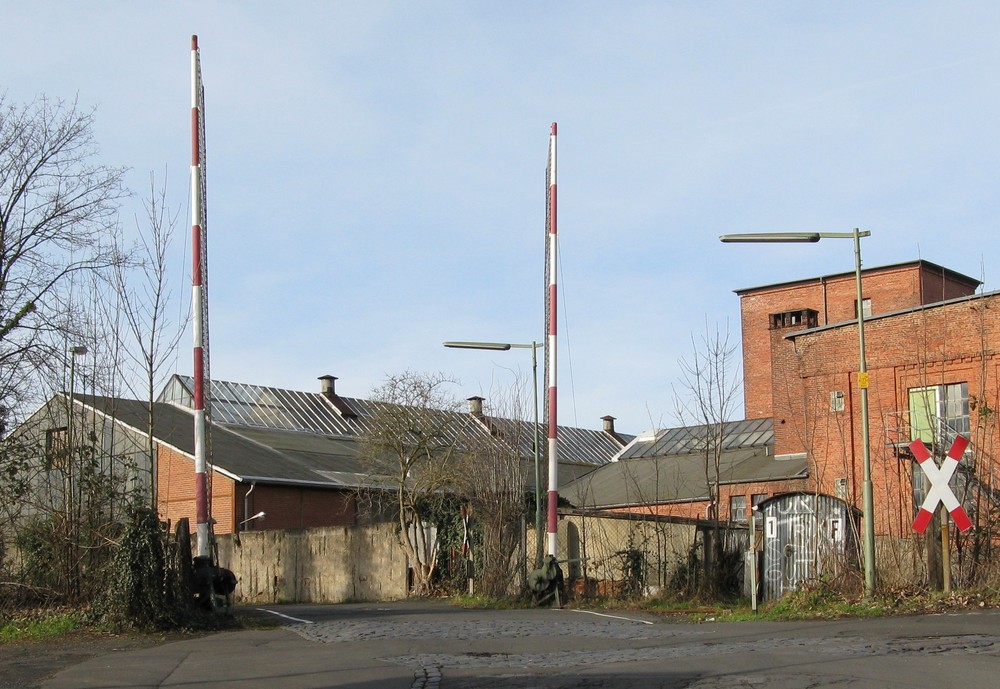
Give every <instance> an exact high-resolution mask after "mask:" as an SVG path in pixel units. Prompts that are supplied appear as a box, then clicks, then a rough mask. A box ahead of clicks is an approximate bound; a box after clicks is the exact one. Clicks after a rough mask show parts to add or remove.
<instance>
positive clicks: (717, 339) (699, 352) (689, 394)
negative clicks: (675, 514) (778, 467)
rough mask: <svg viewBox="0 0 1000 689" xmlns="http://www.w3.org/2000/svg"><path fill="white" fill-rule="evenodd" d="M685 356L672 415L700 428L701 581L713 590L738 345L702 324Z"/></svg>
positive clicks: (735, 400)
mask: <svg viewBox="0 0 1000 689" xmlns="http://www.w3.org/2000/svg"><path fill="white" fill-rule="evenodd" d="M691 349H692V354H691V358H690V359H683V358H682V359H681V360H680V361H679V362H678V363H679V365H680V368H681V383H680V384H681V389H682V390H681V394H680V395H675V402H676V404H677V415H678V417H679V418H680V419H681V420H682V422H684V423H686V424H693V425H697V426H699V427H700V428H699V432H703V434H704V435H703V437H702V438H700V447H701V451H702V454H703V458H704V462H705V486H706V489H707V493H708V496H709V506H708V518H709V519H711V520H713V521H714V522H715V524H716V527H715V528H714V529H712V531H711V539H712V541H713V543H711V544H707V543H706V544H705V545H706V547H705V566H706V574H707V575H708V576H706V582H708V583H709V584H710V586H711V587H712V588H714V589H717V588H718V587H719V585H720V584H721V582H720V581H719V577H720V576H721V573H722V569H721V568H720V567H718V565H719V564H720V560H721V557H722V553H723V552H724V549H725V544H724V543H723V539H722V538H721V537H720V536H721V534H720V529H719V527H718V524H719V515H720V505H719V500H720V490H719V483H720V481H721V464H722V455H723V452H724V451H725V439H726V422H728V421H730V420H732V418H733V416H734V415H735V413H736V411H737V405H738V403H739V398H740V376H739V372H738V370H736V369H738V363H737V345H736V344H734V343H732V342H730V337H729V329H728V327H727V328H726V330H725V331H722V330H720V329H719V326H718V325H716V326H715V328H714V330H713V329H712V328H710V327H709V325H708V323H707V321H706V323H705V332H704V334H702V336H701V342H700V346H699V343H698V342H697V341H696V340H695V338H694V336H693V335H692V337H691Z"/></svg>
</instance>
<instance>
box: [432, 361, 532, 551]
mask: <svg viewBox="0 0 1000 689" xmlns="http://www.w3.org/2000/svg"><path fill="white" fill-rule="evenodd" d="M444 346H445V347H448V348H449V349H485V350H488V351H493V352H507V351H510V350H511V349H530V350H531V383H532V393H533V394H532V401H533V402H534V407H535V425H534V442H533V446H534V450H535V567H540V566H541V562H542V497H541V490H542V473H541V472H542V469H541V466H540V465H539V462H538V354H537V352H538V348H539V347H542V346H544V345H543V344H542V343H541V342H532V343H531V344H515V343H510V342H445V343H444Z"/></svg>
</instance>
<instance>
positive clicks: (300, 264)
mask: <svg viewBox="0 0 1000 689" xmlns="http://www.w3.org/2000/svg"><path fill="white" fill-rule="evenodd" d="M5 22H6V23H7V25H8V26H12V27H13V26H16V27H18V30H17V31H16V32H7V35H6V36H5V40H4V41H3V42H2V44H0V59H2V63H3V64H4V65H5V68H4V70H3V72H2V74H3V77H0V89H2V90H5V91H6V94H7V97H8V98H9V99H11V100H14V101H20V102H23V101H27V100H30V99H32V98H33V97H35V96H36V95H38V94H46V95H48V96H50V97H62V98H68V99H72V98H74V97H76V98H78V99H79V101H80V103H81V104H82V105H84V106H86V107H96V108H97V114H96V129H95V134H96V138H97V140H98V142H99V144H100V146H101V159H102V162H104V163H107V164H115V165H126V166H129V167H130V168H131V171H130V173H129V183H130V185H131V187H132V188H133V189H134V190H135V191H136V192H137V194H138V195H140V196H141V194H142V193H143V191H144V190H145V189H147V188H148V180H149V174H150V172H154V171H155V172H156V173H157V175H158V177H161V178H162V177H163V175H164V170H166V177H167V183H168V195H169V198H170V202H171V204H172V205H173V206H174V207H175V208H177V209H179V210H180V213H181V217H180V221H179V227H178V232H177V239H176V240H175V241H176V242H177V247H176V252H175V253H176V274H175V275H174V276H173V288H174V293H175V296H176V297H177V298H178V299H181V298H182V299H183V300H185V302H186V301H187V299H188V298H189V284H190V269H189V267H188V263H189V260H188V259H187V255H188V251H189V250H188V249H187V248H186V247H184V246H183V244H184V243H186V242H187V237H188V227H189V224H190V221H189V216H188V210H187V208H188V205H187V204H188V189H187V184H188V172H189V167H188V166H189V163H190V153H189V151H190V144H189V108H190V101H189V82H188V64H189V59H190V51H189V46H190V36H191V34H198V36H199V40H200V45H201V57H202V69H203V75H204V81H205V88H206V98H207V125H208V133H207V139H208V189H209V202H208V207H209V243H210V249H209V251H210V268H209V270H210V303H211V309H212V312H211V333H212V373H213V376H214V377H216V378H219V379H223V380H236V381H241V382H249V383H258V384H264V385H274V386H279V387H288V388H293V389H305V390H312V389H316V390H318V387H319V384H318V381H317V380H316V378H317V376H320V375H323V374H333V375H336V376H338V377H339V378H340V380H339V381H338V391H339V392H341V393H342V394H344V395H346V396H353V397H363V396H365V395H367V394H368V393H369V391H370V390H371V388H372V386H374V385H376V384H378V383H379V381H381V380H383V379H384V378H385V376H386V375H387V374H390V373H397V372H400V371H403V370H407V369H409V370H416V371H441V372H445V373H448V374H450V375H453V376H455V377H456V378H458V379H459V380H460V381H461V385H459V386H457V387H456V388H455V393H456V395H460V396H462V397H467V396H470V395H473V394H481V395H483V396H485V397H490V396H491V395H494V396H496V395H497V394H498V391H500V390H503V389H504V388H505V387H506V386H508V385H509V384H510V382H511V380H512V378H513V377H514V376H516V375H520V376H527V375H530V356H529V354H528V353H527V352H526V351H512V352H508V353H503V354H495V353H489V352H462V351H453V350H446V349H444V348H443V347H442V346H441V342H442V341H444V340H489V341H509V342H530V341H531V340H532V339H541V338H542V336H543V323H542V308H543V307H542V298H543V288H544V284H543V269H544V263H543V258H544V256H543V251H544V211H545V206H544V202H545V197H544V191H545V179H544V168H545V156H546V147H547V143H548V141H547V140H548V133H549V125H550V123H552V122H558V125H559V180H558V181H559V233H560V256H561V268H560V278H559V289H560V310H561V313H560V322H559V326H558V327H559V338H560V353H559V357H560V371H559V400H560V405H559V410H560V423H564V424H573V425H581V426H585V427H591V428H599V427H600V420H599V419H600V417H601V416H603V415H605V414H612V415H614V416H616V417H617V418H618V422H617V425H618V428H619V429H621V430H624V431H626V432H634V433H637V432H639V431H641V430H643V429H645V428H648V427H650V426H651V425H673V424H674V423H675V422H676V418H675V415H674V403H673V396H674V391H673V389H674V387H675V386H676V385H677V381H678V378H679V371H678V366H677V361H678V359H679V358H680V357H682V356H690V352H691V347H692V345H691V338H692V334H694V335H695V336H696V337H697V336H698V335H699V334H700V333H701V332H703V331H704V329H705V326H706V323H708V324H709V325H710V326H711V327H714V326H715V324H717V323H718V324H720V325H721V327H722V328H725V327H726V326H727V323H728V327H729V329H730V330H731V332H732V334H733V337H734V338H738V336H739V303H738V299H737V297H736V296H735V295H734V294H733V290H734V289H737V288H741V287H748V286H754V285H761V284H767V283H769V282H778V281H783V280H790V279H795V278H801V277H808V276H812V275H817V274H825V273H833V272H841V271H849V270H851V269H852V268H853V253H852V247H851V244H850V243H849V242H846V241H826V242H822V243H820V244H816V245H760V246H754V245H723V244H721V243H719V241H718V235H720V234H723V233H729V232H755V231H793V230H811V231H850V229H851V228H852V227H855V226H858V227H860V228H862V229H867V230H870V231H871V232H872V236H871V237H870V238H868V239H866V240H864V246H863V254H864V262H865V265H867V266H875V265H882V264H887V263H895V262H900V261H906V260H911V259H916V258H924V259H927V260H930V261H933V262H936V263H940V264H942V265H945V266H947V267H949V268H952V269H954V270H957V271H959V272H962V273H965V274H968V275H972V276H973V277H977V278H984V279H985V283H986V288H987V289H993V288H994V287H995V278H994V277H993V273H995V272H996V271H995V268H994V264H995V263H996V261H997V259H998V258H1000V256H998V246H997V240H996V239H995V237H996V236H997V233H996V229H997V227H996V225H997V223H996V218H997V217H998V213H997V211H998V205H1000V204H998V195H997V192H996V187H997V181H996V180H997V178H998V175H997V172H998V162H1000V137H998V136H997V131H998V126H1000V125H998V122H1000V90H998V87H997V74H998V73H1000V42H998V40H997V39H998V34H1000V5H997V4H995V3H989V2H965V3H963V2H951V3H940V2H885V3H860V2H859V3H852V2H842V3H801V2H757V3H749V2H699V3H681V2H630V3H599V2H576V3H528V2H504V3H487V2H420V3H413V2H407V3H404V2H396V3H388V2H377V1H373V0H366V1H364V2H289V3H282V4H281V6H280V7H279V4H278V3H264V2H238V3H237V2H226V3H223V2H218V3H197V2H170V3H138V2H129V3H126V2H104V3H80V2H46V1H44V0H41V1H39V0H36V1H34V2H30V3H17V4H14V5H12V6H11V7H8V8H6V9H5ZM138 204H139V200H138V198H137V199H136V201H135V204H133V206H130V207H126V208H125V209H123V222H125V223H126V225H132V224H134V223H132V221H131V218H132V217H133V215H134V214H135V213H136V212H137V209H138V208H139V205H138ZM189 344H190V337H185V339H183V340H182V344H181V350H180V354H179V356H178V360H177V364H176V367H175V368H176V370H177V371H178V372H181V373H190V371H191V363H190V348H189Z"/></svg>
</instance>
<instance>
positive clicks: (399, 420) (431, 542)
mask: <svg viewBox="0 0 1000 689" xmlns="http://www.w3.org/2000/svg"><path fill="white" fill-rule="evenodd" d="M452 382H453V381H451V380H450V379H448V378H446V377H445V376H443V375H441V374H422V373H414V372H411V371H407V372H404V373H401V374H397V375H393V376H390V377H389V378H388V379H387V380H386V381H385V382H384V383H383V384H382V385H380V386H378V387H376V388H375V389H374V390H372V394H371V401H372V402H373V403H374V404H373V414H372V417H371V419H370V421H371V426H370V430H369V431H367V432H366V433H364V434H363V436H362V439H361V440H362V462H363V463H364V472H365V476H366V479H365V485H364V486H363V488H362V490H361V492H360V493H359V498H360V500H361V501H362V503H367V504H368V505H369V508H371V509H376V510H381V511H385V512H388V513H390V514H391V516H392V518H394V519H395V520H396V524H397V528H398V530H399V538H400V543H401V544H402V546H403V549H404V550H405V551H406V554H407V557H408V558H409V561H410V566H411V568H412V572H413V588H414V590H415V591H416V592H418V593H428V592H429V591H430V587H431V579H432V577H433V575H434V571H435V568H436V566H437V560H438V548H437V539H436V530H437V527H438V525H439V524H440V517H441V515H442V510H443V509H444V506H445V505H446V504H447V503H448V498H449V497H451V495H452V491H453V488H454V486H455V481H456V471H457V468H458V467H457V461H456V456H457V453H458V445H457V444H456V438H457V437H458V435H459V431H460V425H459V419H461V418H463V417H462V416H460V415H459V414H457V411H458V403H457V401H456V400H455V399H454V397H452V396H451V395H450V394H449V393H448V391H447V390H446V388H447V386H448V385H449V384H450V383H452Z"/></svg>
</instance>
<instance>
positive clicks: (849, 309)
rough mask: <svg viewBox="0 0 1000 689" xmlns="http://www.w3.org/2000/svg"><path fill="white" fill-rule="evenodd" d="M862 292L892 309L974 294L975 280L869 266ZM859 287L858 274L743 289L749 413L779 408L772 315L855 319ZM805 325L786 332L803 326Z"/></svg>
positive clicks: (877, 307)
mask: <svg viewBox="0 0 1000 689" xmlns="http://www.w3.org/2000/svg"><path fill="white" fill-rule="evenodd" d="M862 287H863V297H864V298H865V299H871V302H872V306H871V308H872V314H873V315H878V314H883V313H890V312H892V311H898V310H902V309H907V308H911V307H913V306H918V305H920V304H929V303H932V302H935V301H940V300H942V299H951V298H954V297H959V296H966V295H970V294H973V293H974V291H975V288H976V285H975V284H974V283H973V282H970V281H968V280H965V279H963V278H962V277H961V276H959V275H957V274H955V273H952V272H950V271H945V270H942V269H939V268H936V267H935V266H932V265H928V264H926V263H923V262H919V261H918V262H914V263H908V264H904V265H900V266H889V267H886V268H877V269H872V270H866V271H865V272H864V273H863V275H862ZM856 299H857V286H856V282H855V276H854V274H853V273H850V274H845V275H838V276H834V277H829V278H817V279H814V280H806V281H801V282H795V283H789V284H783V285H775V286H773V287H761V288H757V289H753V290H747V291H743V292H741V293H740V312H741V332H742V336H743V377H744V385H743V394H744V400H745V403H744V406H745V410H746V418H748V419H755V418H761V417H767V416H771V415H772V414H773V413H774V404H775V400H774V395H775V394H776V393H777V390H776V388H775V379H776V378H777V376H775V375H773V373H772V358H773V354H772V347H773V344H774V340H773V338H772V337H771V334H772V333H771V331H770V318H769V317H770V315H771V314H774V313H783V312H786V311H793V310H799V309H813V310H815V311H816V312H817V313H818V314H819V317H818V321H819V322H818V324H819V325H829V324H833V323H840V322H843V321H850V320H855V319H856V318H857V315H856V313H857V312H856V310H855V309H856V308H857V307H856V305H855V301H856ZM801 329H802V328H801V326H799V327H792V328H789V329H788V330H787V331H786V332H790V331H794V330H801Z"/></svg>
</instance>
